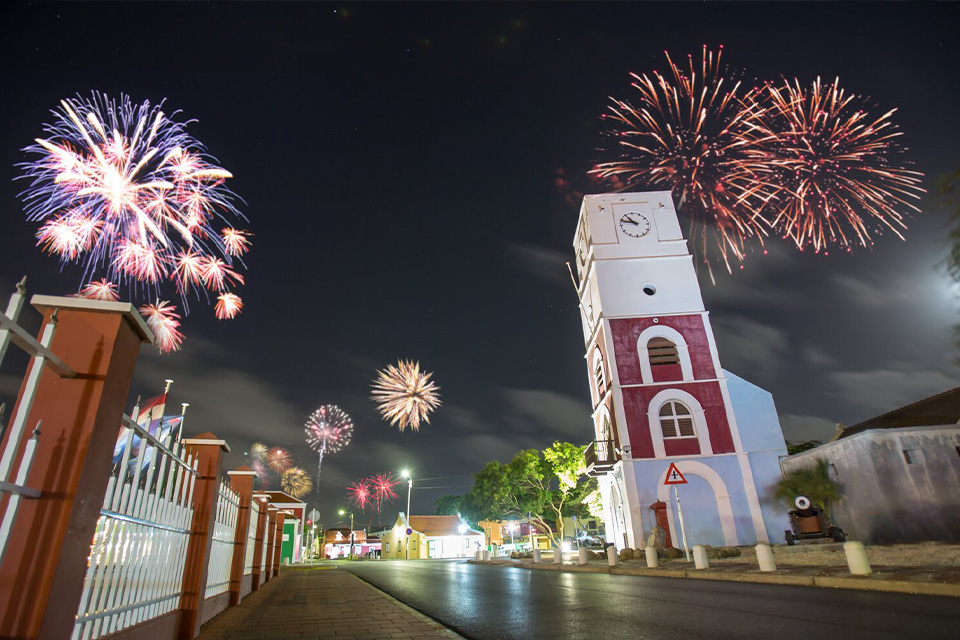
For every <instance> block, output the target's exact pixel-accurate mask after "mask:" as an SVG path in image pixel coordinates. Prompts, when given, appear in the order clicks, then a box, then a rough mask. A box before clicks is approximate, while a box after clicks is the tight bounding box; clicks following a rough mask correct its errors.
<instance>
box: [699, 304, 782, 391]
mask: <svg viewBox="0 0 960 640" xmlns="http://www.w3.org/2000/svg"><path fill="white" fill-rule="evenodd" d="M713 328H714V335H715V336H716V338H717V349H718V351H719V352H720V362H721V363H722V364H723V366H724V367H725V368H727V369H729V370H730V371H732V372H734V373H737V374H738V375H745V376H747V377H748V378H751V379H753V378H756V380H765V381H769V380H770V379H771V378H773V377H774V376H775V375H776V374H777V373H778V372H779V371H780V368H781V366H782V365H783V364H784V363H787V362H789V360H790V358H789V352H790V344H789V341H788V340H787V333H786V332H785V331H783V330H781V329H777V328H776V327H771V326H769V325H765V324H763V323H761V322H758V321H756V320H751V319H750V318H745V317H743V316H734V315H730V314H725V315H723V316H721V317H718V318H716V319H715V320H714V325H713ZM754 374H756V375H754ZM764 384H769V383H768V382H765V383H764Z"/></svg>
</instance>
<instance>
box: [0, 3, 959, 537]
mask: <svg viewBox="0 0 960 640" xmlns="http://www.w3.org/2000/svg"><path fill="white" fill-rule="evenodd" d="M958 14H960V7H958V5H956V4H947V3H943V4H920V3H911V4H892V3H891V4H869V3H856V4H827V3H815V4H776V5H774V4H769V5H764V4H712V3H708V4H703V3H696V4H694V3H689V4H671V5H660V4H646V3H619V4H602V3H590V4H576V3H570V4H549V3H537V4H520V5H514V4H499V3H490V4H482V5H479V4H478V5H474V4H434V3H424V4H413V5H406V4H400V3H393V4H347V5H341V4H307V3H296V4H248V3H243V4H175V3H163V4H146V3H138V4H120V3H109V4H92V5H91V4H82V5H81V4H70V5H51V4H26V5H24V4H20V5H13V4H6V5H4V6H3V8H2V9H0V23H2V26H0V86H2V87H3V95H4V100H3V101H0V203H2V209H0V211H2V213H0V215H2V216H3V223H4V224H3V225H2V227H0V295H2V296H6V295H7V294H8V292H10V291H12V288H13V284H14V283H15V282H16V280H17V279H19V277H20V276H21V275H22V274H24V273H26V274H28V275H29V278H30V283H29V289H30V291H31V292H32V293H47V294H66V293H71V292H73V291H75V289H76V286H77V284H78V278H79V274H78V273H77V272H76V271H75V270H73V269H69V268H68V269H67V270H65V271H64V272H63V273H60V272H59V270H58V267H57V263H56V262H55V261H54V260H53V259H51V258H49V257H46V256H43V255H41V253H40V251H39V250H38V249H37V248H36V247H35V246H34V231H35V225H32V224H28V223H27V222H25V220H24V215H23V212H22V206H21V204H20V202H19V200H18V198H17V193H18V190H19V188H20V187H19V186H18V185H17V184H14V183H13V178H14V177H15V176H16V175H17V170H16V169H15V167H14V165H15V163H17V162H19V161H22V160H23V159H24V158H25V156H24V154H23V153H22V152H21V151H20V149H21V148H23V147H24V146H26V145H28V144H30V142H31V141H32V140H33V138H35V137H37V136H39V135H40V134H41V125H42V123H43V122H45V121H48V120H49V114H48V112H49V110H50V109H51V108H53V107H54V106H56V105H57V103H58V100H60V99H61V98H64V97H67V96H71V95H73V94H75V93H77V92H80V93H83V94H88V93H89V91H90V90H92V89H97V90H101V91H106V92H109V93H111V94H117V93H119V92H125V93H128V94H130V95H131V96H132V97H133V99H134V100H135V101H142V100H145V99H149V100H151V101H158V100H160V99H162V98H164V97H165V98H167V100H168V105H169V107H171V108H178V109H182V110H183V112H184V114H185V115H186V116H187V117H189V118H195V119H197V120H198V122H197V123H195V124H193V125H191V127H190V129H189V131H190V132H191V133H192V134H193V135H195V136H196V137H197V138H199V139H200V140H201V141H203V142H204V143H205V144H206V145H207V147H208V148H209V150H210V151H211V153H212V154H214V155H215V156H216V157H217V158H218V159H219V160H220V162H221V163H222V165H223V166H224V167H226V168H227V169H229V170H230V171H231V172H233V174H234V175H235V176H236V177H235V179H234V180H233V181H232V186H233V189H234V190H235V191H236V192H237V193H239V194H240V195H241V196H242V197H243V198H244V199H245V200H246V202H247V206H246V207H244V208H243V211H244V212H245V213H246V214H247V216H248V217H249V218H250V225H249V226H250V228H251V229H252V230H253V231H254V233H255V234H256V237H255V238H254V250H253V251H252V252H251V254H250V256H249V260H248V261H247V263H248V267H249V270H248V272H247V285H246V287H245V288H243V289H242V290H241V291H240V293H241V295H242V296H243V298H244V301H245V304H246V309H245V310H244V312H243V314H242V315H241V316H239V318H238V319H237V320H234V321H232V322H228V323H225V324H222V323H219V322H217V321H216V320H214V319H213V317H212V310H210V309H207V308H204V307H200V308H198V309H195V310H194V313H193V314H192V315H191V316H190V317H189V318H188V319H187V321H186V323H185V329H186V333H187V340H186V343H185V347H184V349H183V351H182V352H180V353H177V354H174V355H170V356H159V355H157V354H156V353H155V352H153V351H152V350H149V349H146V348H145V349H144V350H143V351H142V353H141V357H140V363H139V366H138V371H137V376H136V379H135V381H134V387H133V390H132V394H133V395H134V396H135V395H136V394H143V395H144V396H151V395H155V394H156V393H157V392H159V391H160V389H161V387H162V384H163V382H162V381H163V379H164V378H167V377H170V378H173V379H175V380H176V384H175V385H174V387H173V390H172V395H171V403H172V404H173V405H174V406H179V403H180V402H190V403H191V409H190V412H189V414H188V418H187V425H188V426H187V432H188V433H198V432H200V431H205V430H212V431H214V432H215V433H217V434H218V435H220V436H222V437H224V438H226V439H227V440H229V441H230V442H231V444H232V445H233V451H234V456H233V458H232V460H231V462H232V463H233V464H239V463H240V462H241V457H240V454H242V452H243V451H244V450H245V449H246V447H247V446H248V445H249V444H250V443H251V442H252V441H254V440H262V441H265V442H267V443H270V444H280V445H284V446H289V447H290V448H291V449H292V450H293V451H294V453H295V455H296V457H297V459H298V460H299V462H300V463H302V464H303V465H305V466H307V468H308V469H309V468H311V467H312V465H313V463H314V461H313V457H312V455H310V454H309V451H308V450H307V448H306V446H305V444H304V443H303V440H302V437H301V434H302V432H301V425H302V422H303V419H304V418H305V416H306V415H307V414H308V413H309V412H310V411H312V410H313V409H315V408H316V407H318V406H319V405H321V404H326V403H335V404H338V405H340V406H341V407H342V408H344V409H345V410H346V411H347V412H348V413H350V414H351V415H352V416H353V418H354V420H355V424H356V431H355V441H354V444H352V445H351V446H350V447H348V448H347V449H346V450H344V451H343V452H341V453H339V454H337V455H335V456H330V457H328V458H327V460H326V461H325V464H324V469H323V475H322V478H321V483H320V488H321V498H320V499H319V505H320V506H321V508H322V509H323V511H324V513H325V515H324V518H325V520H324V522H325V523H326V524H329V523H330V522H332V519H333V516H332V514H333V512H334V511H333V510H334V509H335V508H336V507H337V506H339V505H342V504H343V503H344V494H343V490H342V487H343V485H344V484H345V483H346V482H347V481H349V480H353V479H357V478H359V477H360V476H362V475H368V474H372V473H374V472H384V471H394V472H396V471H398V470H399V469H401V468H403V467H409V468H411V469H412V470H413V473H414V476H415V478H417V484H415V485H414V493H413V509H412V510H413V512H414V513H417V512H420V513H424V512H432V505H433V501H434V500H435V498H436V497H437V496H438V495H440V494H442V493H460V492H462V491H464V490H466V489H467V488H468V487H469V484H470V482H471V479H470V477H469V475H467V474H469V473H471V472H474V471H477V470H479V469H480V467H482V466H483V464H484V463H486V462H487V461H489V460H492V459H496V458H499V459H501V460H505V459H507V458H508V457H510V456H511V455H512V454H513V453H514V452H516V451H517V450H519V449H521V448H525V447H533V446H536V447H542V446H546V445H548V444H549V443H550V442H551V441H552V440H553V439H556V438H560V439H567V440H573V441H578V442H586V441H587V440H589V439H590V438H591V427H590V422H589V419H588V410H589V408H588V397H589V395H588V388H587V376H586V370H585V368H584V365H583V360H582V357H583V341H582V335H581V332H580V323H579V319H578V314H577V309H576V296H575V293H574V291H573V288H572V286H571V284H570V282H569V276H568V275H567V272H566V267H565V266H564V262H565V261H567V260H571V259H572V257H573V254H572V249H571V247H570V244H571V241H572V237H573V232H574V226H575V224H576V215H577V210H576V208H575V207H573V206H570V205H569V204H567V203H565V202H564V199H563V198H562V197H561V194H560V193H559V192H558V190H557V188H556V187H555V185H554V180H555V177H556V176H555V172H556V171H557V170H558V169H563V170H564V171H565V174H566V176H567V177H569V178H570V179H571V180H572V181H573V183H574V185H575V186H578V187H579V188H580V189H581V190H588V191H589V190H591V189H592V190H597V187H595V186H591V185H590V183H589V182H588V181H587V180H586V179H585V177H584V176H585V172H586V170H587V169H588V168H589V167H590V166H591V164H592V163H593V162H595V161H596V160H597V159H598V158H599V156H598V153H597V151H596V148H597V147H598V146H599V145H600V143H601V140H600V136H599V133H598V116H599V114H601V113H602V112H603V111H604V109H605V107H606V104H607V97H608V96H610V95H615V96H620V97H624V96H629V95H630V94H629V90H628V88H627V86H628V73H629V72H631V71H637V72H645V71H649V70H651V69H652V68H654V67H656V68H662V67H663V54H662V52H663V50H664V49H669V50H670V52H671V53H672V54H673V55H675V56H676V57H682V56H683V55H685V54H687V53H693V54H694V55H699V51H700V48H701V46H702V44H703V43H706V44H708V45H710V46H716V45H721V44H722V45H724V47H725V53H724V55H725V59H726V61H727V62H728V63H729V64H731V65H732V66H734V67H737V68H741V69H744V70H745V71H746V77H747V78H748V80H751V81H752V80H753V79H759V80H766V79H771V80H776V79H778V78H779V77H780V76H781V75H783V76H787V77H794V76H796V77H799V78H800V79H801V80H802V81H804V82H807V81H810V80H812V79H813V78H814V77H816V76H817V75H821V76H823V77H824V78H825V79H832V78H833V77H834V76H839V77H840V79H841V82H842V83H843V85H844V86H845V87H847V88H848V89H849V90H852V91H855V92H857V93H861V94H865V95H869V96H870V97H871V99H872V101H873V102H875V103H876V104H877V105H879V107H878V109H883V110H886V109H888V108H892V107H898V108H899V111H898V113H897V114H896V116H895V121H896V122H897V123H898V124H899V125H900V126H901V128H902V130H903V131H904V132H905V136H904V141H905V143H906V144H907V145H908V146H909V147H910V153H909V157H910V158H911V160H912V161H913V162H914V163H915V165H916V167H917V168H918V169H920V170H922V171H923V172H925V173H926V174H927V176H928V180H927V182H926V184H925V186H926V187H927V188H928V189H930V190H933V189H935V183H936V178H937V177H938V176H940V175H942V174H944V173H947V172H949V171H952V170H954V169H956V167H957V166H958V165H960V133H958V130H957V108H958V104H960V100H958V98H960V96H958V85H960V83H958V80H960V78H958V73H957V70H956V61H957V60H960V45H958V43H957V40H956V32H955V29H956V24H958V22H960V21H958V17H960V15H958ZM923 209H924V213H923V214H922V215H921V216H918V217H916V218H914V219H913V220H912V221H911V222H910V230H909V232H908V234H907V241H906V242H901V241H899V240H898V239H897V238H895V237H892V236H890V235H887V236H884V237H883V238H881V239H880V240H879V241H878V242H877V243H876V245H875V246H874V247H873V249H872V250H871V251H859V252H855V253H854V254H853V255H846V254H842V255H841V254H836V255H830V256H819V257H818V256H813V255H808V254H800V253H797V252H796V251H794V250H792V249H791V248H790V247H788V246H786V245H785V244H782V243H773V244H771V245H770V247H769V248H770V252H769V255H766V256H763V255H758V254H754V255H751V256H750V257H749V258H748V260H747V262H746V266H745V268H744V269H743V270H738V271H736V272H735V273H734V274H733V275H732V276H728V275H726V274H725V273H724V274H722V275H721V276H720V277H719V278H718V282H717V285H716V286H713V285H711V284H710V283H709V280H708V279H704V280H703V287H704V297H705V300H706V303H707V308H708V309H709V310H710V311H711V318H712V320H713V323H714V327H715V330H716V333H717V340H718V345H719V349H720V358H721V362H722V363H723V365H724V366H725V367H726V368H728V369H730V370H731V371H734V372H736V373H738V374H739V375H741V376H742V377H745V378H747V379H748V380H751V381H752V382H754V383H756V384H758V385H760V386H762V387H764V388H766V389H768V390H770V391H772V392H773V394H774V397H775V400H776V402H777V407H778V410H779V411H780V414H781V417H782V420H783V424H784V427H785V430H786V432H787V437H788V438H792V439H800V438H811V437H821V438H822V437H826V436H829V434H830V433H832V431H833V425H834V423H836V422H838V421H842V422H845V423H848V424H849V423H853V422H857V421H859V420H862V419H865V418H867V417H870V416H872V415H875V414H877V413H880V412H883V411H886V410H889V409H891V408H894V407H896V406H899V405H900V404H903V403H906V402H908V401H912V400H916V399H919V398H922V397H925V396H927V395H930V394H933V393H936V392H939V391H942V390H944V389H947V388H950V387H952V386H956V385H957V384H960V382H958V380H960V375H958V372H957V370H956V369H955V368H954V366H953V364H952V360H953V357H954V356H955V355H956V350H955V349H954V348H953V347H952V346H951V342H950V331H949V327H950V326H951V324H952V323H954V322H955V321H956V302H957V301H956V297H955V292H954V290H953V289H952V288H951V286H950V284H949V282H948V280H947V279H946V277H945V276H944V275H943V273H942V270H939V269H938V267H937V265H938V263H939V262H940V261H941V260H942V257H943V255H944V252H945V245H944V243H943V239H942V236H943V229H944V225H945V222H946V217H945V215H944V211H942V210H940V209H938V208H937V207H936V206H935V205H934V203H933V202H932V198H929V197H928V198H925V200H924V203H923ZM28 321H29V322H33V323H34V325H35V324H36V316H35V314H32V313H31V314H28ZM400 357H408V358H415V359H419V360H420V361H421V362H422V363H423V365H424V366H425V367H426V368H427V369H429V370H433V371H435V372H436V378H437V380H438V382H439V384H440V385H441V386H442V388H443V390H442V394H443V399H444V402H445V405H444V407H443V408H442V409H441V410H439V411H438V412H437V413H436V415H435V419H434V421H433V423H432V424H430V425H428V426H426V427H425V428H424V429H423V430H422V431H421V432H420V433H419V434H415V433H410V432H405V433H402V434H401V433H397V431H396V430H395V429H392V428H390V427H389V426H387V424H386V423H383V422H382V421H380V420H379V418H378V416H377V414H376V413H375V411H374V409H373V406H372V404H371V403H370V401H369V400H368V398H367V396H368V394H369V382H370V380H371V379H372V378H373V376H374V372H375V370H376V369H377V368H380V367H383V366H384V365H386V364H387V363H388V362H391V361H395V360H396V359H398V358H400ZM22 366H23V360H22V359H20V360H18V359H17V358H9V359H8V362H6V363H4V367H3V370H2V372H0V399H9V397H10V396H11V395H12V394H14V393H15V389H16V386H17V384H18V380H19V377H18V376H19V373H20V371H21V368H22ZM427 478H433V479H430V480H428V479H427ZM421 487H423V488H422V489H421ZM426 487H435V489H429V490H428V489H426ZM313 501H314V500H313V499H312V500H311V502H313ZM394 515H395V509H390V510H389V511H388V512H387V514H385V519H387V520H392V518H393V517H394Z"/></svg>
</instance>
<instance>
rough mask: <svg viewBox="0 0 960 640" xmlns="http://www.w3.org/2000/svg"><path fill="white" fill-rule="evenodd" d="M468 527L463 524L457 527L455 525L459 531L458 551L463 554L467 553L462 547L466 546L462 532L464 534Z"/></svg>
mask: <svg viewBox="0 0 960 640" xmlns="http://www.w3.org/2000/svg"><path fill="white" fill-rule="evenodd" d="M469 528H470V527H468V526H467V525H465V524H461V525H460V526H459V527H457V531H459V532H460V553H462V554H463V555H464V556H466V555H467V553H466V551H464V549H465V548H466V542H465V541H464V539H463V534H465V533H466V532H467V529H469Z"/></svg>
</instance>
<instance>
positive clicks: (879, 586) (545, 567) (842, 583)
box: [467, 560, 960, 598]
mask: <svg viewBox="0 0 960 640" xmlns="http://www.w3.org/2000/svg"><path fill="white" fill-rule="evenodd" d="M467 563H468V564H483V565H489V566H495V567H515V568H517V569H530V570H533V571H566V572H568V573H607V574H610V575H620V576H643V577H650V578H689V579H692V580H715V581H726V582H751V583H756V584H777V585H789V586H801V587H821V588H828V589H853V590H859V591H885V592H888V593H910V594H914V595H922V596H947V597H951V598H960V584H944V583H941V582H909V581H906V580H887V579H884V578H871V577H870V576H844V577H838V576H803V575H790V574H780V573H760V572H759V571H758V572H756V573H727V572H719V571H713V572H712V571H710V570H703V569H648V568H646V567H636V568H634V567H630V568H627V567H619V566H618V567H609V566H608V567H604V566H591V565H575V564H574V565H571V564H564V565H556V564H552V563H551V564H539V565H535V564H526V563H518V562H502V561H501V562H485V561H483V560H467ZM873 575H876V574H873Z"/></svg>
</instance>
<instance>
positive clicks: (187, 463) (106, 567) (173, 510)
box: [73, 416, 197, 640]
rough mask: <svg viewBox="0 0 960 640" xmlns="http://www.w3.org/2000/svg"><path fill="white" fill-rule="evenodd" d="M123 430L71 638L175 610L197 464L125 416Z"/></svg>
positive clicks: (102, 632)
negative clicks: (124, 427)
mask: <svg viewBox="0 0 960 640" xmlns="http://www.w3.org/2000/svg"><path fill="white" fill-rule="evenodd" d="M124 425H125V426H126V434H125V438H126V440H125V443H124V445H123V449H122V452H123V453H122V456H121V459H120V462H119V464H117V465H115V467H114V471H113V475H111V477H110V480H109V483H108V484H107V492H106V495H105V496H104V500H103V507H102V509H101V510H100V519H99V520H98V521H97V528H96V533H95V534H94V538H93V544H92V546H91V550H90V559H89V561H88V565H87V575H86V579H85V581H84V584H83V592H82V595H81V598H80V608H79V609H78V611H77V621H76V625H75V626H74V631H73V637H74V638H82V639H83V640H88V639H92V638H99V637H100V636H104V635H107V634H110V633H115V632H117V631H120V630H122V629H125V628H127V627H130V626H133V625H135V624H139V623H141V622H144V621H146V620H150V619H152V618H156V617H158V616H161V615H163V614H165V613H167V612H168V611H171V610H173V609H176V608H177V607H179V606H180V596H181V591H182V583H183V568H184V567H183V565H184V561H185V559H186V555H187V543H188V540H189V538H190V525H191V519H192V516H193V510H192V506H191V505H192V504H193V489H194V481H195V478H196V476H197V471H196V468H197V463H196V460H194V459H193V458H192V457H188V458H186V459H184V458H183V457H182V455H181V454H182V447H181V445H180V444H179V443H177V444H174V445H172V447H170V448H168V447H167V446H166V444H165V443H161V442H160V441H158V440H157V439H156V438H154V436H152V435H151V434H150V433H148V432H147V431H146V430H144V429H143V428H142V427H141V426H139V425H137V424H136V423H135V422H133V421H132V420H130V418H128V417H127V416H124ZM138 441H139V443H138ZM118 448H119V447H118ZM135 450H136V451H135Z"/></svg>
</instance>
